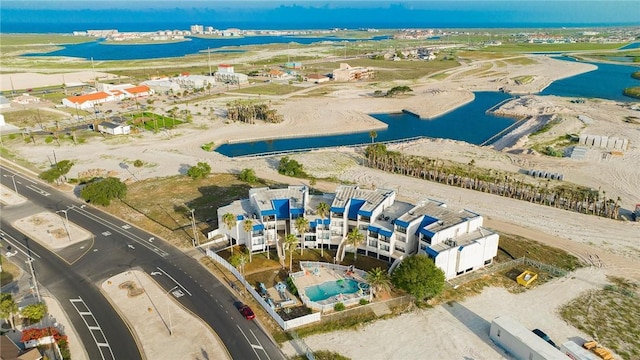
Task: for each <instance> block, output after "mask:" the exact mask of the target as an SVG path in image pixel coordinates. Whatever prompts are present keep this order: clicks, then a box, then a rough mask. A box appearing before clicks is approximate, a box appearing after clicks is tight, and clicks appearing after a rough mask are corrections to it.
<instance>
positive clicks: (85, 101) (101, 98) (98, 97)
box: [62, 91, 115, 110]
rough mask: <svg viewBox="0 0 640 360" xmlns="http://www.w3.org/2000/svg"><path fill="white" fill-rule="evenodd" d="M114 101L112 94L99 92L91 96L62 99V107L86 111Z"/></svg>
mask: <svg viewBox="0 0 640 360" xmlns="http://www.w3.org/2000/svg"><path fill="white" fill-rule="evenodd" d="M114 100H115V98H114V96H113V95H112V94H109V93H106V92H104V91H99V92H95V93H91V94H86V95H80V96H71V97H68V98H64V99H62V105H64V106H66V107H70V108H77V109H81V110H86V109H91V108H92V107H94V106H96V105H98V104H102V103H106V102H108V101H114Z"/></svg>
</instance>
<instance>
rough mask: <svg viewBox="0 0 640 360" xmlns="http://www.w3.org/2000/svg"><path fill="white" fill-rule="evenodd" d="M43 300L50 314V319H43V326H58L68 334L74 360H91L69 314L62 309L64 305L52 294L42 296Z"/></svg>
mask: <svg viewBox="0 0 640 360" xmlns="http://www.w3.org/2000/svg"><path fill="white" fill-rule="evenodd" d="M42 301H44V302H45V303H46V304H47V309H48V311H49V316H50V318H49V320H48V321H43V323H44V324H43V325H42V326H53V327H55V328H57V329H58V331H60V333H61V334H64V335H67V339H68V340H69V352H70V353H71V358H72V359H73V360H78V359H81V360H89V355H88V354H87V352H86V350H85V348H84V346H83V345H82V343H81V342H80V336H78V333H77V332H76V329H75V328H74V327H73V324H72V323H71V321H70V320H69V318H68V317H67V314H66V313H65V312H64V310H62V305H60V303H59V302H58V300H57V299H56V298H54V297H52V296H42Z"/></svg>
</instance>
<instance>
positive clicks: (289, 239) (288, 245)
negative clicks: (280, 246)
mask: <svg viewBox="0 0 640 360" xmlns="http://www.w3.org/2000/svg"><path fill="white" fill-rule="evenodd" d="M296 245H298V239H297V238H296V236H295V235H293V234H287V236H286V237H285V238H284V250H289V272H292V271H293V250H295V249H296Z"/></svg>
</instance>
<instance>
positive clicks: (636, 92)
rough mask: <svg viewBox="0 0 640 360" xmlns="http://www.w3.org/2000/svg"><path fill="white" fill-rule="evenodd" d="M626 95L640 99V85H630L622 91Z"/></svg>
mask: <svg viewBox="0 0 640 360" xmlns="http://www.w3.org/2000/svg"><path fill="white" fill-rule="evenodd" d="M622 93H623V94H624V95H625V96H629V97H632V98H636V99H640V86H634V87H628V88H626V89H624V91H623V92H622Z"/></svg>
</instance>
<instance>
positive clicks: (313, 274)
mask: <svg viewBox="0 0 640 360" xmlns="http://www.w3.org/2000/svg"><path fill="white" fill-rule="evenodd" d="M304 271H305V274H304V276H299V277H296V278H295V283H296V287H297V288H298V291H301V292H305V293H306V290H305V289H306V288H307V287H309V286H314V285H320V284H323V283H326V282H332V281H337V280H343V279H347V278H350V279H354V280H356V281H358V282H365V281H364V280H363V279H362V278H360V276H358V275H356V274H355V273H351V274H347V273H344V274H340V273H337V272H336V271H334V270H333V269H329V268H326V267H323V266H322V265H320V266H319V267H318V271H314V269H313V268H304ZM359 297H360V295H358V293H357V292H356V293H352V294H342V297H341V298H338V297H337V296H332V297H331V298H329V299H325V300H321V301H317V303H318V304H322V305H326V304H333V303H336V302H339V301H342V300H347V299H356V298H359Z"/></svg>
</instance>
